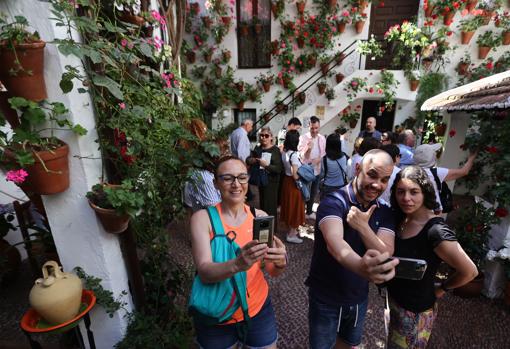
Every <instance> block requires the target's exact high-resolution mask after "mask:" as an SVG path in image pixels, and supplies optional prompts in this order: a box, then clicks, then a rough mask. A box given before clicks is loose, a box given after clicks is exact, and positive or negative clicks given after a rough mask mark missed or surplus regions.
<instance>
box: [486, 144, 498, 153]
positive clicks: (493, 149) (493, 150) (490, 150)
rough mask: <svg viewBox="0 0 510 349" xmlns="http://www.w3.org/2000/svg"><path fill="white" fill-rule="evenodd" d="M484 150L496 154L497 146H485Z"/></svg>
mask: <svg viewBox="0 0 510 349" xmlns="http://www.w3.org/2000/svg"><path fill="white" fill-rule="evenodd" d="M485 150H486V151H487V152H488V153H491V154H496V153H497V152H498V148H496V147H494V146H490V147H486V148H485Z"/></svg>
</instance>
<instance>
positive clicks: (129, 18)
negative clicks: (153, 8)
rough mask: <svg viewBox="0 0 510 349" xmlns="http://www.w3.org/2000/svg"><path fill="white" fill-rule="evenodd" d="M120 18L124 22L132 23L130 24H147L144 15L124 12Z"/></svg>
mask: <svg viewBox="0 0 510 349" xmlns="http://www.w3.org/2000/svg"><path fill="white" fill-rule="evenodd" d="M119 19H120V20H121V21H122V22H126V23H130V24H133V25H136V26H139V27H141V26H142V25H144V24H145V19H144V18H143V17H141V16H137V15H133V14H131V13H129V12H123V13H122V14H121V15H120V16H119Z"/></svg>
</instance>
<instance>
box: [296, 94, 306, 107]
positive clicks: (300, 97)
mask: <svg viewBox="0 0 510 349" xmlns="http://www.w3.org/2000/svg"><path fill="white" fill-rule="evenodd" d="M297 98H298V101H299V104H304V103H305V102H306V93H304V92H300V93H299V94H298V96H297Z"/></svg>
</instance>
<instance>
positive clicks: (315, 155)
mask: <svg viewBox="0 0 510 349" xmlns="http://www.w3.org/2000/svg"><path fill="white" fill-rule="evenodd" d="M320 127H321V122H320V120H319V118H318V117H316V116H312V117H311V118H310V131H309V132H307V133H305V134H304V135H302V136H301V137H299V145H298V152H299V155H300V157H301V159H302V160H303V163H304V164H311V165H313V167H314V174H315V180H314V181H313V182H312V183H311V188H310V200H308V201H307V203H306V216H305V217H306V218H307V219H315V213H313V204H314V202H315V197H316V196H317V192H318V191H319V178H320V174H321V162H322V157H323V156H324V155H326V138H325V137H324V136H323V135H321V134H320V133H319V130H320Z"/></svg>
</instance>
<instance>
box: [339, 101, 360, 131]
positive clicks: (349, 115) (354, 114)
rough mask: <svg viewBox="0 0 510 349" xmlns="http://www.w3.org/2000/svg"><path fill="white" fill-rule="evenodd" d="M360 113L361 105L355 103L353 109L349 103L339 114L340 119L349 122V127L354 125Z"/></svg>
mask: <svg viewBox="0 0 510 349" xmlns="http://www.w3.org/2000/svg"><path fill="white" fill-rule="evenodd" d="M360 115H361V105H357V106H356V107H355V108H354V109H352V108H351V106H350V105H349V106H347V107H345V108H344V109H343V110H342V111H341V112H340V114H339V116H340V120H342V121H343V122H345V123H347V124H349V127H350V128H355V127H356V125H357V123H358V119H359V117H360Z"/></svg>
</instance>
